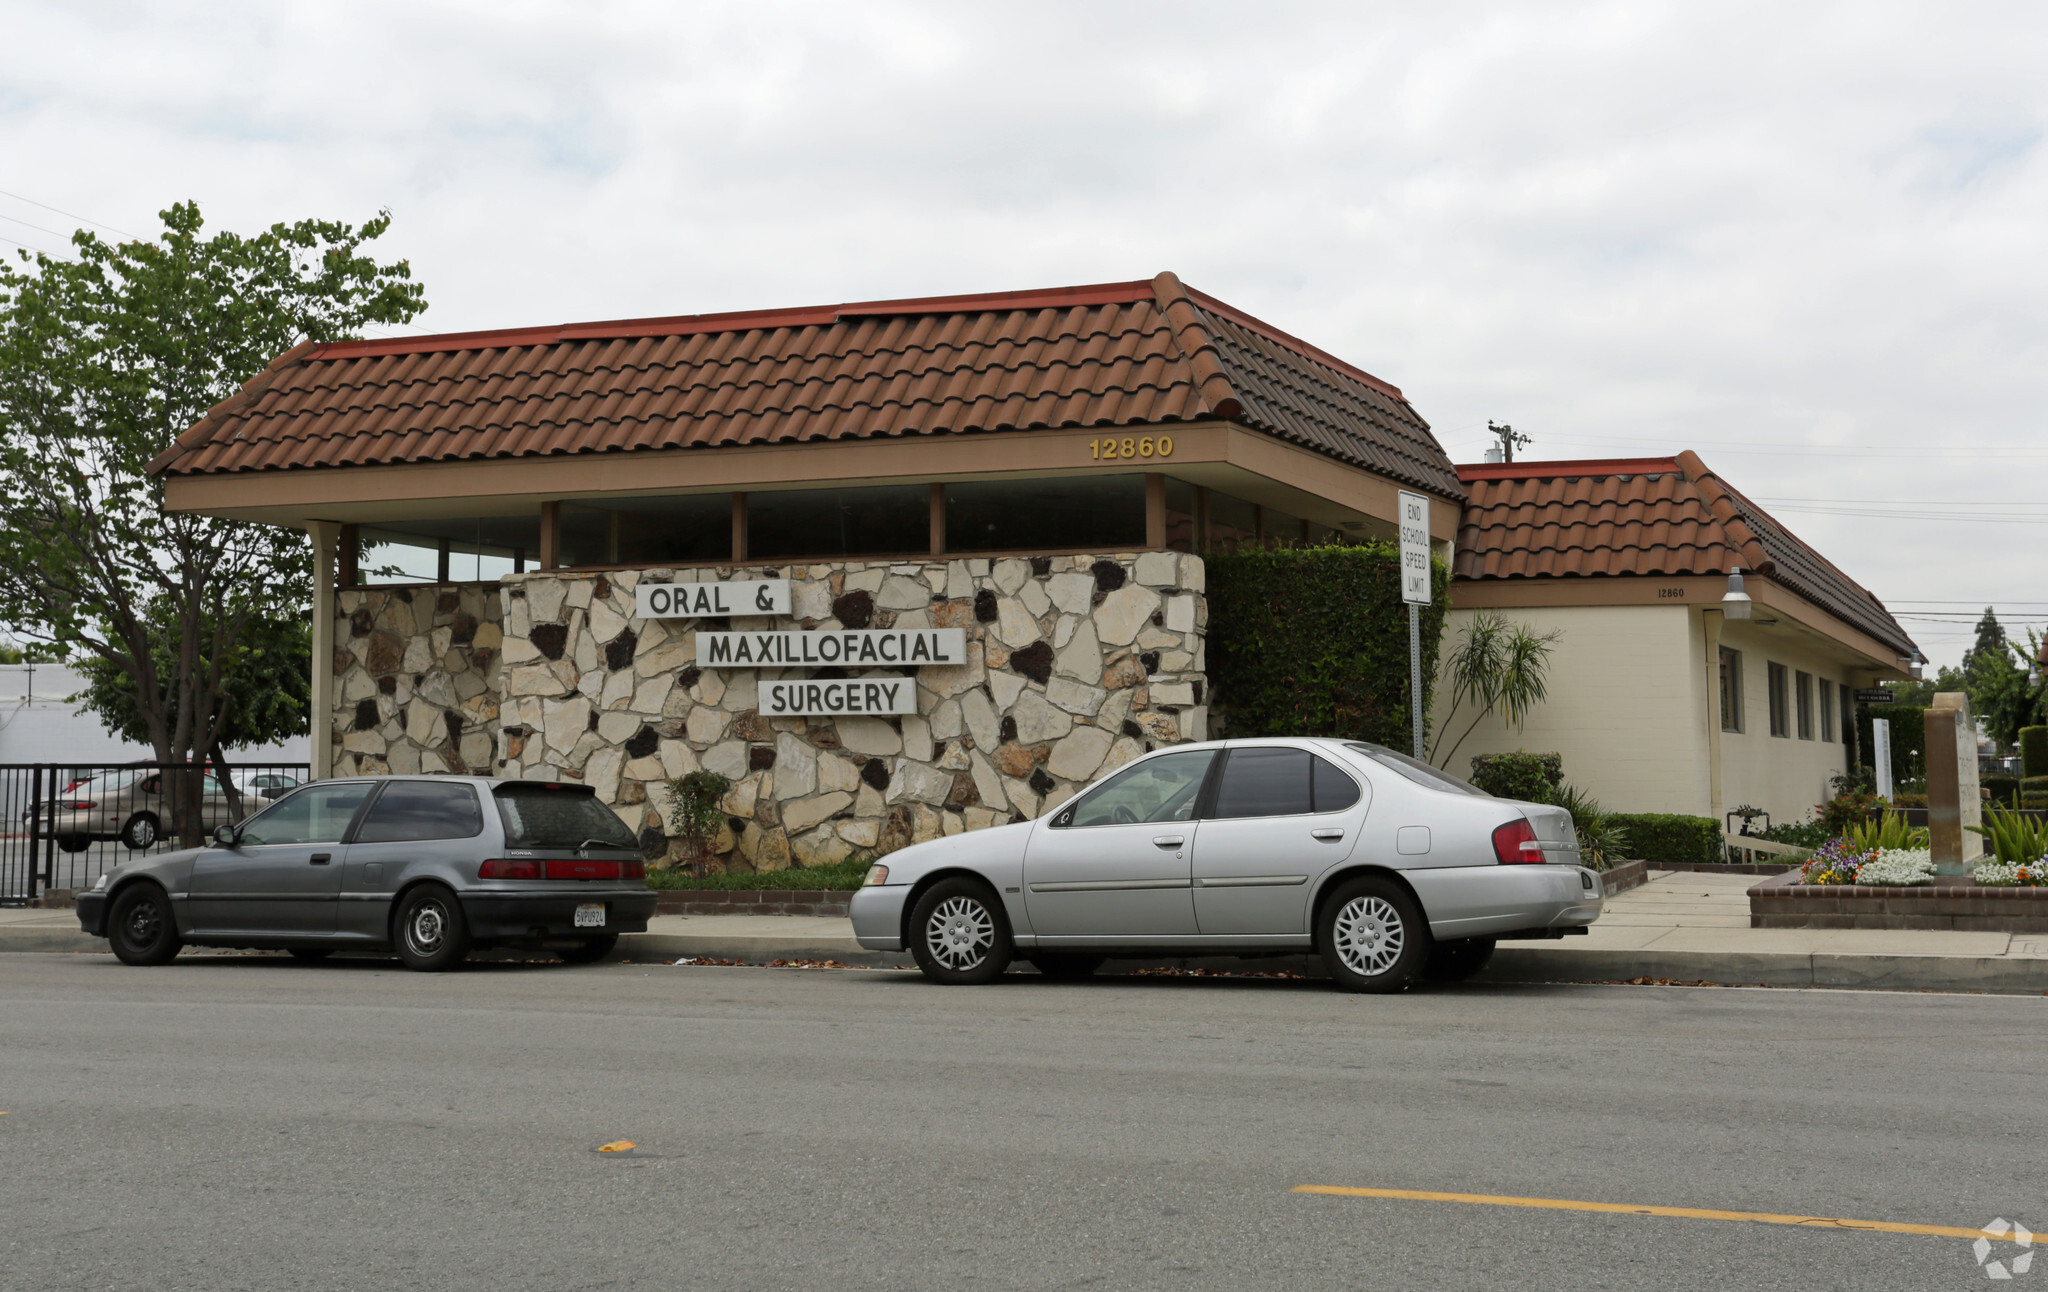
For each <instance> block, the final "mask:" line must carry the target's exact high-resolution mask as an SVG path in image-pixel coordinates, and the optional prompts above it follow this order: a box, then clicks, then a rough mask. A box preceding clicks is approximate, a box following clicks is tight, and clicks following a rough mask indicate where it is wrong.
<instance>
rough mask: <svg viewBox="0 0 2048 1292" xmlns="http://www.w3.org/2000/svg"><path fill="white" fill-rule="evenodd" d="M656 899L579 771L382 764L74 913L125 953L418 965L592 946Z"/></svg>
mask: <svg viewBox="0 0 2048 1292" xmlns="http://www.w3.org/2000/svg"><path fill="white" fill-rule="evenodd" d="M654 902H655V897H654V894H653V893H652V892H651V891H649V889H648V887H647V882H646V872H645V864H644V863H643V861H642V860H641V857H640V844H639V840H638V839H636V838H635V837H634V834H633V831H632V830H631V829H630V828H628V827H627V825H626V824H625V822H623V821H621V820H620V819H619V817H618V814H616V813H615V812H613V811H612V810H611V809H610V808H609V807H606V806H605V805H604V804H603V803H600V802H599V801H598V800H597V797H596V795H595V794H593V793H592V792H591V790H590V787H589V786H586V785H560V784H546V783H542V782H537V781H499V780H491V779H488V778H484V777H467V776H417V777H413V776H384V777H370V778H365V779H357V780H333V781H317V782H315V783H313V784H310V785H305V786H302V787H300V788H299V789H297V790H294V791H292V792H291V793H289V794H287V795H285V797H283V798H281V799H279V800H278V801H277V802H276V803H274V804H272V805H270V806H269V807H268V808H266V809H265V810H264V811H263V812H261V813H259V814H258V815H256V816H253V817H251V818H249V819H248V820H247V821H244V822H242V823H241V824H239V825H224V826H222V827H221V828H220V829H219V830H218V831H217V832H216V833H215V836H214V839H213V842H212V843H211V844H209V845H208V846H206V847H203V848H190V849H186V850H184V851H181V852H167V853H163V854H161V855H159V856H154V857H149V858H146V859H141V860H137V861H131V862H128V863H126V864H124V865H121V866H118V867H116V868H115V869H113V870H111V871H108V872H107V873H106V874H105V875H103V876H101V877H100V881H99V884H98V886H97V887H95V888H94V889H93V890H92V891H91V892H88V893H85V894H82V895H81V896H80V897H79V899H78V921H79V924H80V926H81V927H83V928H84V929H85V931H86V932H87V933H90V934H93V935H94V936H96V937H103V938H106V939H107V940H108V941H109V942H110V943H111V944H112V946H113V951H114V954H115V955H116V956H118V957H120V959H121V960H122V961H123V962H124V963H127V964H131V965H156V964H164V963H166V962H167V961H169V960H170V959H171V958H172V957H173V956H175V955H177V954H178V951H179V949H180V948H182V947H184V946H187V945H190V946H214V947H256V948H276V949H282V950H286V951H289V952H291V953H292V954H293V955H294V956H296V957H298V958H300V959H302V960H318V959H321V958H323V957H325V956H328V955H332V954H333V953H334V952H336V951H352V950H364V951H395V952H396V953H397V955H398V957H399V959H401V960H403V961H404V962H405V964H406V965H407V966H408V967H410V968H413V969H420V970H427V971H432V970H440V969H449V968H453V967H454V966H455V965H457V964H460V963H461V962H462V960H463V958H464V957H466V956H467V955H468V954H469V953H470V951H471V950H473V949H480V948H484V947H491V946H507V945H511V946H531V947H540V946H552V947H556V948H559V954H560V955H561V956H562V957H563V958H564V959H567V960H570V961H572V962H582V961H590V960H597V959H601V958H602V957H604V956H605V955H606V954H608V953H609V952H610V951H611V950H612V948H613V946H614V945H615V944H616V943H617V942H618V937H619V934H621V933H639V932H644V931H645V930H646V928H647V920H648V917H649V916H651V915H652V914H653V913H654Z"/></svg>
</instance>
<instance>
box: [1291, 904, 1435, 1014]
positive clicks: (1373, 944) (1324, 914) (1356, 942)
mask: <svg viewBox="0 0 2048 1292" xmlns="http://www.w3.org/2000/svg"><path fill="white" fill-rule="evenodd" d="M1430 945H1431V942H1430V936H1429V925H1428V924H1426V923H1424V922H1423V919H1422V912H1421V911H1420V910H1419V909H1418V908H1417V907H1416V905H1415V899H1414V898H1413V897H1411V896H1410V895H1409V893H1408V890H1407V889H1405V888H1403V887H1401V885H1399V884H1397V883H1395V882H1394V881H1393V880H1391V879H1387V878H1384V877H1382V876H1379V875H1362V876H1360V877H1359V878H1357V879H1352V880H1346V881H1345V882H1344V883H1342V884H1339V885H1338V886H1337V890H1336V891H1335V892H1334V893H1331V894H1330V896H1329V897H1328V898H1327V899H1326V900H1325V901H1324V902H1323V906H1322V911H1321V913H1320V914H1319V915H1318V917H1317V919H1316V946H1317V949H1319V950H1320V951H1321V952H1322V953H1323V963H1324V965H1326V966H1327V967H1328V968H1329V971H1330V977H1331V978H1332V979H1333V980H1334V981H1335V982H1336V984H1337V985H1338V986H1339V987H1342V988H1344V989H1345V990H1346V991H1364V992H1395V991H1402V990H1405V989H1406V988H1407V987H1408V985H1409V984H1410V983H1412V982H1414V981H1415V979H1416V977H1417V976H1418V975H1420V974H1421V972H1422V966H1423V964H1424V963H1425V962H1426V961H1427V960H1428V959H1429V950H1430Z"/></svg>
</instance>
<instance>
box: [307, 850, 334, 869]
mask: <svg viewBox="0 0 2048 1292" xmlns="http://www.w3.org/2000/svg"><path fill="white" fill-rule="evenodd" d="M312 860H313V864H314V865H316V866H324V865H326V864H327V863H328V862H330V861H333V860H334V854H333V853H331V852H316V853H314V854H313V858H312Z"/></svg>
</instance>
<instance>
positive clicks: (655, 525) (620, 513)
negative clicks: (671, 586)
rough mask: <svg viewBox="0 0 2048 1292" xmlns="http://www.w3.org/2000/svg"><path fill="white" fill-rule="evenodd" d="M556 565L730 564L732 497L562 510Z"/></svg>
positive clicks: (568, 505)
mask: <svg viewBox="0 0 2048 1292" xmlns="http://www.w3.org/2000/svg"><path fill="white" fill-rule="evenodd" d="M555 541H556V543H557V544H558V545H559V547H558V550H557V553H556V557H555V559H556V561H557V562H558V563H560V564H562V565H567V566H588V565H683V564H688V563H690V562H692V561H729V560H731V559H732V495H731V494H729V493H700V494H681V495H667V496H662V497H649V498H607V499H605V501H604V504H603V505H602V506H595V505H591V504H588V503H577V502H565V503H563V504H562V511H561V524H560V528H559V529H558V530H557V537H556V539H555Z"/></svg>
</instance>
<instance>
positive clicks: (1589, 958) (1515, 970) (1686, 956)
mask: <svg viewBox="0 0 2048 1292" xmlns="http://www.w3.org/2000/svg"><path fill="white" fill-rule="evenodd" d="M1633 978H1669V979H1672V980H1674V981H1678V982H1686V983H1692V982H1707V983H1713V984H1715V985H1717V986H1726V987H1832V988H1854V989H1860V990H1866V991H1980V992H1996V993H2000V994H2024V995H2029V996H2032V995H2039V994H2041V993H2042V992H2044V991H2048V960H2033V959H2017V958H2013V957H2008V956H1902V955H1855V954H1846V953H1842V952H1832V951H1800V952H1766V951H1746V952H1716V951H1654V950H1641V951H1613V950H1593V949H1590V948H1589V949H1585V950H1580V949H1578V948H1558V949H1556V950H1533V949H1528V948H1523V947H1513V946H1506V947H1502V948H1501V949H1500V950H1498V951H1496V952H1494V956H1493V963H1492V964H1490V965H1488V966H1487V967H1486V971H1485V972H1484V973H1481V974H1478V975H1476V976H1475V977H1474V978H1473V981H1474V982H1617V981H1620V982H1626V981H1628V980H1630V979H1633Z"/></svg>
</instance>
